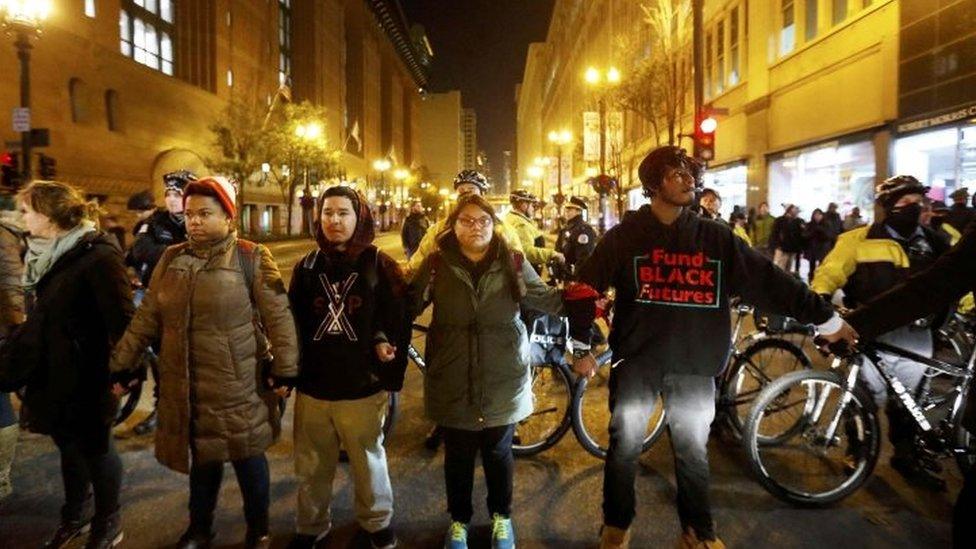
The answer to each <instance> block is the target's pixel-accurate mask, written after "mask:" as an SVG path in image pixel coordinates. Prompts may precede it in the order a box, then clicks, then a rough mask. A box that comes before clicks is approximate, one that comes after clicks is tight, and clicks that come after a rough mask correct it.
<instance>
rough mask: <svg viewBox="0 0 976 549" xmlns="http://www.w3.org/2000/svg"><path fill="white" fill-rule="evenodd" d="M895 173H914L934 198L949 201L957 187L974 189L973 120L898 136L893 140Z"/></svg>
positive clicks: (975, 125)
mask: <svg viewBox="0 0 976 549" xmlns="http://www.w3.org/2000/svg"><path fill="white" fill-rule="evenodd" d="M894 161H895V162H894V164H895V173H896V174H906V175H914V176H915V177H917V178H918V179H919V180H921V181H922V182H924V183H925V184H926V185H929V186H930V187H932V190H931V191H929V196H930V197H932V199H933V200H942V201H945V202H949V200H948V196H949V194H951V193H952V191H954V190H956V189H958V188H960V187H968V188H969V190H970V192H972V191H974V190H976V122H974V123H970V124H967V125H964V126H958V127H954V128H946V129H941V130H933V131H928V132H924V133H918V134H914V135H910V136H906V137H901V138H899V139H898V140H897V141H895V151H894Z"/></svg>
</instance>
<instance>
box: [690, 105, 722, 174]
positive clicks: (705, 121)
mask: <svg viewBox="0 0 976 549" xmlns="http://www.w3.org/2000/svg"><path fill="white" fill-rule="evenodd" d="M717 128H718V122H717V121H716V120H715V119H714V118H713V117H712V116H711V115H710V114H707V112H705V113H702V114H700V115H699V116H698V120H697V123H696V124H695V158H697V159H699V160H703V161H705V162H708V161H709V160H713V159H714V158H715V130H716V129H717Z"/></svg>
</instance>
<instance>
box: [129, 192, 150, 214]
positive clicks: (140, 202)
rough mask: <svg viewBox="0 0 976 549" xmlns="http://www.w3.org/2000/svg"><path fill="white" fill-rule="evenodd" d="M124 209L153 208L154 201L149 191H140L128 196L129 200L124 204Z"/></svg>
mask: <svg viewBox="0 0 976 549" xmlns="http://www.w3.org/2000/svg"><path fill="white" fill-rule="evenodd" d="M125 209H127V210H134V211H139V212H144V211H146V210H155V209H156V201H155V200H154V199H153V194H152V193H151V192H149V191H140V192H137V193H136V194H134V195H132V196H130V197H129V201H128V202H126V204H125Z"/></svg>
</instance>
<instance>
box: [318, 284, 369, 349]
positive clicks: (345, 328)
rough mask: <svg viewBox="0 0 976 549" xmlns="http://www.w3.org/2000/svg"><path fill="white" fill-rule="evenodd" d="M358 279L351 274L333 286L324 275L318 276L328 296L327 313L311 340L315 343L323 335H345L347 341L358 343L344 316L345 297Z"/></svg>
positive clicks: (353, 329)
mask: <svg viewBox="0 0 976 549" xmlns="http://www.w3.org/2000/svg"><path fill="white" fill-rule="evenodd" d="M358 277H359V273H352V274H351V275H349V276H348V277H346V279H345V280H343V281H342V282H337V283H334V284H333V283H332V282H331V281H329V277H328V276H327V275H326V274H325V273H321V274H319V282H320V283H321V284H322V287H323V288H325V293H326V294H328V296H329V313H328V314H327V315H326V316H325V320H323V321H322V324H320V325H319V329H318V330H317V331H316V332H315V336H314V338H313V339H314V340H315V341H318V340H320V339H322V336H324V335H325V334H329V335H339V334H345V335H346V337H348V338H349V341H358V338H357V337H356V330H355V328H353V326H352V323H351V322H349V317H347V316H346V296H347V295H349V290H351V289H352V285H353V284H354V283H355V282H356V278H358Z"/></svg>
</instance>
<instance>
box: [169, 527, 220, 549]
mask: <svg viewBox="0 0 976 549" xmlns="http://www.w3.org/2000/svg"><path fill="white" fill-rule="evenodd" d="M213 539H214V535H213V532H197V531H196V530H195V529H194V528H193V527H192V526H191V527H190V528H188V529H187V530H186V532H183V535H182V536H180V541H178V542H177V543H176V549H209V547H210V544H211V542H213Z"/></svg>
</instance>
